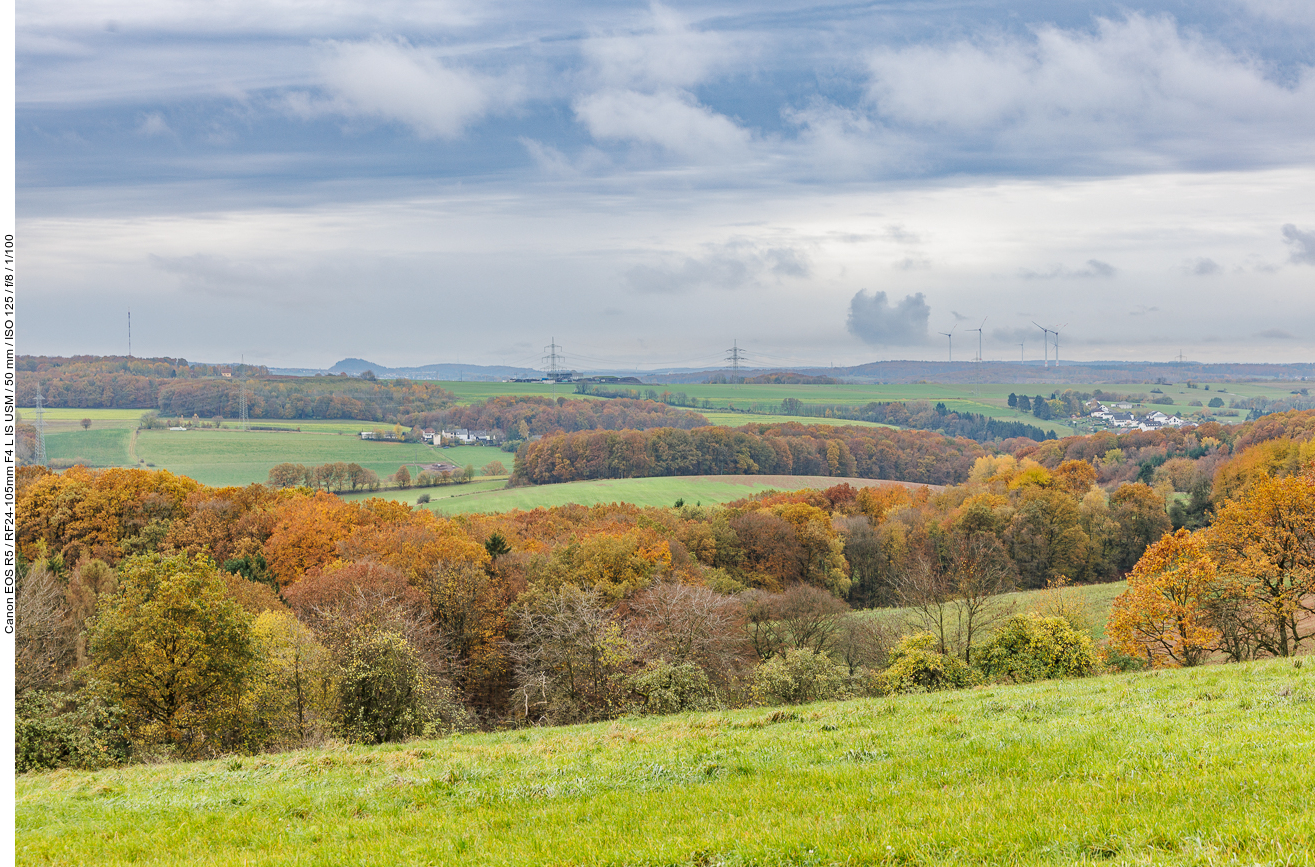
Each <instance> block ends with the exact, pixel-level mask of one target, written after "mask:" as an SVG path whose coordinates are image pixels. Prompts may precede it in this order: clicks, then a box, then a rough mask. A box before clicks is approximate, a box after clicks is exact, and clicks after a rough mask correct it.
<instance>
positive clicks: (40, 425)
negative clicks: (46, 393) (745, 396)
mask: <svg viewBox="0 0 1315 867" xmlns="http://www.w3.org/2000/svg"><path fill="white" fill-rule="evenodd" d="M41 400H42V398H41V387H40V386H37V420H36V428H37V441H36V465H37V466H39V467H44V466H45V465H46V410H45V406H44V405H43V404H42V402H41Z"/></svg>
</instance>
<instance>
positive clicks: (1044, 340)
mask: <svg viewBox="0 0 1315 867" xmlns="http://www.w3.org/2000/svg"><path fill="white" fill-rule="evenodd" d="M1032 324H1033V325H1036V327H1037V328H1040V329H1041V345H1042V347H1044V353H1043V354H1044V356H1045V363H1044V364H1043V365H1042V366H1043V367H1049V366H1050V329H1049V328H1047V327H1045V326H1044V325H1037V322H1036V320H1035V319H1033V320H1032Z"/></svg>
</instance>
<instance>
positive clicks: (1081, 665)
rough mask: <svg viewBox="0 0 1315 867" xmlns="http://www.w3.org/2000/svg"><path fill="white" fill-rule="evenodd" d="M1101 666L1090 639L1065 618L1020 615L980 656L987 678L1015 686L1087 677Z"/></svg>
mask: <svg viewBox="0 0 1315 867" xmlns="http://www.w3.org/2000/svg"><path fill="white" fill-rule="evenodd" d="M1098 662H1099V659H1098V657H1097V656H1096V648H1095V647H1094V646H1093V645H1092V643H1091V637H1090V636H1087V635H1084V634H1082V633H1081V632H1078V631H1077V630H1076V629H1074V628H1073V625H1072V624H1071V623H1069V622H1068V621H1067V620H1065V619H1064V618H1062V617H1042V616H1040V615H1038V614H1020V615H1017V616H1015V617H1011V618H1009V620H1007V621H1006V622H1005V624H1004V625H1003V626H1001V627H1000V629H999V630H997V631H996V633H995V635H994V636H992V637H991V640H990V641H988V642H987V643H986V644H985V645H983V647H982V648H981V650H980V651H979V652H978V656H977V664H978V666H979V667H980V668H981V670H982V671H983V673H985V674H986V675H987V676H988V677H993V678H1007V679H1009V680H1012V681H1014V682H1016V683H1029V682H1031V681H1034V680H1048V679H1050V678H1054V677H1085V676H1086V675H1089V674H1091V673H1093V672H1094V671H1095V670H1096V666H1097V664H1098Z"/></svg>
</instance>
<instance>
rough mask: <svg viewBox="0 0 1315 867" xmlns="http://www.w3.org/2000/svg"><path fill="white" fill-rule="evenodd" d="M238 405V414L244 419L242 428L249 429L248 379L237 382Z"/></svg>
mask: <svg viewBox="0 0 1315 867" xmlns="http://www.w3.org/2000/svg"><path fill="white" fill-rule="evenodd" d="M237 406H238V414H239V415H240V416H241V419H242V430H246V429H247V381H246V380H245V379H243V380H242V381H241V382H239V383H238V384H237Z"/></svg>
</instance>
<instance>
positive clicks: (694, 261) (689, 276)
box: [626, 242, 812, 294]
mask: <svg viewBox="0 0 1315 867" xmlns="http://www.w3.org/2000/svg"><path fill="white" fill-rule="evenodd" d="M811 274H812V263H811V262H810V261H809V257H808V254H807V253H805V252H804V251H802V250H798V249H795V248H793V247H765V246H759V245H755V244H751V243H747V242H731V243H729V244H725V245H722V246H720V247H715V248H713V249H710V250H709V251H708V252H707V253H705V254H704V255H702V256H687V257H685V258H683V259H681V260H679V261H674V262H666V263H663V264H660V265H636V266H634V267H633V268H631V269H630V270H628V271H627V272H626V281H627V282H628V283H629V284H630V286H631V288H633V289H635V290H636V291H638V292H645V293H661V294H670V293H677V292H684V291H688V290H690V289H696V288H700V287H714V288H720V289H738V288H740V287H743V286H747V285H749V284H751V283H754V282H756V281H758V280H759V278H761V277H764V276H767V275H771V276H772V277H775V278H776V279H777V280H781V279H782V278H804V277H808V276H810V275H811Z"/></svg>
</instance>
